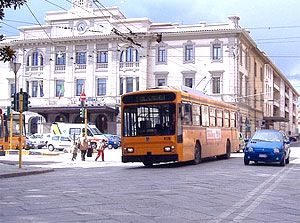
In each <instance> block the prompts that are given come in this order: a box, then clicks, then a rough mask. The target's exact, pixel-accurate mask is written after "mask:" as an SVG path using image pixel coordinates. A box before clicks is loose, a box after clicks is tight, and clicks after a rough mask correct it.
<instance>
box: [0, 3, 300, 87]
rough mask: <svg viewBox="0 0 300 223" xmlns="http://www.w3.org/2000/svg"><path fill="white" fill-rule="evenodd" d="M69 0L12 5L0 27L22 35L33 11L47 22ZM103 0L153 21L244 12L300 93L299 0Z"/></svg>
mask: <svg viewBox="0 0 300 223" xmlns="http://www.w3.org/2000/svg"><path fill="white" fill-rule="evenodd" d="M49 2H50V3H49ZM70 2H71V0H55V1H54V0H28V7H27V6H23V7H22V8H21V9H18V10H16V11H14V10H13V9H7V10H5V19H4V20H3V22H4V23H2V24H0V25H1V26H2V27H1V28H0V33H1V34H5V35H7V36H13V35H17V34H18V30H17V29H16V27H19V26H24V25H30V24H31V23H34V24H37V21H36V19H35V18H34V16H35V17H36V18H37V20H38V21H39V22H40V23H41V24H44V16H45V13H46V12H47V11H63V10H68V9H70V8H71V3H70ZM99 2H100V3H101V4H102V5H104V6H105V7H111V6H117V7H119V8H120V10H121V11H122V12H123V14H124V15H125V16H126V17H127V18H139V17H147V18H149V19H150V20H151V21H152V22H172V23H179V24H195V23H199V22H200V21H206V22H207V23H218V22H228V16H232V15H237V16H239V17H240V25H241V27H243V28H245V29H247V30H248V31H250V35H251V37H252V38H253V39H254V41H255V42H256V43H257V45H258V48H259V49H260V50H261V51H264V52H265V53H266V54H267V56H268V57H269V58H270V59H271V61H272V62H273V63H274V64H275V65H276V66H277V68H278V69H279V70H280V71H281V72H282V73H283V74H284V75H285V76H286V77H287V78H288V79H289V80H290V82H291V84H292V85H293V86H294V87H295V89H296V90H297V91H298V92H299V93H300V12H299V8H300V1H299V0H251V1H249V0H184V1H182V0H152V1H149V0H99ZM51 3H52V4H51ZM29 9H30V10H29ZM30 11H32V13H33V14H34V16H33V15H32V14H31V13H30ZM16 21H22V23H20V22H16ZM26 23H28V24H26Z"/></svg>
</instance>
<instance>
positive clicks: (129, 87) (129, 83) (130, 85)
mask: <svg viewBox="0 0 300 223" xmlns="http://www.w3.org/2000/svg"><path fill="white" fill-rule="evenodd" d="M127 92H133V78H132V77H126V93H127Z"/></svg>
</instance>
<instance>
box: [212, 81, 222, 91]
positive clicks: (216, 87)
mask: <svg viewBox="0 0 300 223" xmlns="http://www.w3.org/2000/svg"><path fill="white" fill-rule="evenodd" d="M212 93H213V94H220V93H221V77H212Z"/></svg>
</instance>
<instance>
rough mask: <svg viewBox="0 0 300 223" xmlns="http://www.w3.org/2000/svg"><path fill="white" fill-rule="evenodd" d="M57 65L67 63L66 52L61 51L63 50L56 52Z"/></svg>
mask: <svg viewBox="0 0 300 223" xmlns="http://www.w3.org/2000/svg"><path fill="white" fill-rule="evenodd" d="M55 65H66V53H61V52H58V53H56V55H55Z"/></svg>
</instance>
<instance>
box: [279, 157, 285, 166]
mask: <svg viewBox="0 0 300 223" xmlns="http://www.w3.org/2000/svg"><path fill="white" fill-rule="evenodd" d="M279 164H280V166H285V158H284V156H283V157H282V160H281V161H280V163H279Z"/></svg>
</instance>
